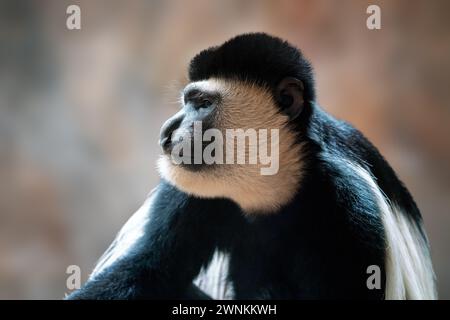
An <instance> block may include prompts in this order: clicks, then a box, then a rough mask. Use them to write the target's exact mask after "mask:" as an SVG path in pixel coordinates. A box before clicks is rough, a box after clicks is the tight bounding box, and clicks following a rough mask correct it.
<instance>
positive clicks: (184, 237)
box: [69, 34, 420, 299]
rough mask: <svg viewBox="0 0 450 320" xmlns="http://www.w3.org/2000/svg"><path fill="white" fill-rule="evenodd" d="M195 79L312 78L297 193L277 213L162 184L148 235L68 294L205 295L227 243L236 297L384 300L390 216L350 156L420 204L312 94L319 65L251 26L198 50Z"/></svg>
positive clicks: (387, 189) (390, 190) (395, 197)
mask: <svg viewBox="0 0 450 320" xmlns="http://www.w3.org/2000/svg"><path fill="white" fill-rule="evenodd" d="M189 76H190V78H191V80H192V81H196V80H201V79H208V78H210V77H222V78H239V79H244V80H251V81H253V82H256V83H258V84H260V85H263V86H268V87H270V88H273V87H275V86H276V84H277V83H278V82H279V81H280V80H281V79H282V78H283V77H287V76H292V77H296V78H298V79H300V80H302V81H303V83H304V84H305V94H306V99H307V100H308V101H310V102H311V103H310V104H309V105H308V108H307V109H306V110H305V111H304V113H303V114H302V115H301V119H300V120H298V122H297V123H296V124H295V125H294V126H293V130H298V133H299V135H298V136H299V140H301V141H302V142H303V143H305V148H304V150H305V155H304V160H303V161H304V165H305V170H304V174H303V178H302V182H301V187H300V189H299V190H298V192H297V194H296V196H295V199H294V200H293V201H292V202H291V203H289V204H287V205H285V206H284V207H283V208H282V209H281V210H280V211H279V212H277V213H275V214H270V215H257V214H254V215H251V216H247V215H244V214H243V213H242V212H241V210H240V209H239V207H238V206H237V205H236V204H234V203H233V202H231V201H230V200H226V199H210V200H205V199H198V198H195V197H192V196H189V195H187V194H185V193H183V192H181V191H180V190H178V189H177V188H176V187H174V186H171V185H170V184H168V183H167V182H165V181H161V183H160V185H159V186H158V187H157V191H156V192H155V194H154V195H152V196H153V197H155V204H154V206H153V207H152V210H151V212H149V213H148V214H149V216H150V220H149V222H148V223H147V225H146V226H145V228H146V233H145V237H144V238H143V239H142V240H141V241H140V242H139V244H138V245H137V246H135V247H134V248H133V250H132V251H131V252H129V253H128V255H127V256H126V257H125V258H123V259H121V260H119V261H117V262H116V263H115V264H113V265H112V266H111V267H110V268H108V269H107V270H105V271H104V272H102V273H101V274H99V275H98V276H97V277H94V278H93V279H90V280H89V281H88V282H87V283H86V284H85V285H84V287H83V288H82V289H81V290H79V291H77V292H75V293H73V294H72V295H71V296H70V297H69V298H71V299H136V298H175V299H178V298H180V299H182V298H207V296H206V295H204V294H203V293H202V292H201V291H199V290H198V288H196V287H195V286H193V285H192V280H193V279H194V278H195V276H196V275H197V274H198V272H199V270H200V268H201V267H202V266H204V265H207V264H208V261H209V260H210V259H211V257H212V255H213V253H214V250H216V249H220V250H222V251H225V252H228V253H229V254H230V256H231V260H230V274H229V280H230V281H232V282H233V286H234V291H235V297H236V298H237V299H241V298H244V299H317V298H322V299H323V298H331V299H332V298H339V299H349V298H356V299H382V298H383V297H384V288H385V285H384V282H385V277H384V256H385V247H386V243H385V236H384V229H383V224H382V221H381V217H380V215H379V211H378V207H377V203H376V199H375V197H374V195H373V193H372V192H371V190H370V188H369V186H368V185H367V183H366V182H365V181H364V180H363V179H362V178H361V177H359V176H358V175H357V174H356V173H355V172H354V170H352V168H351V167H350V166H349V163H348V162H349V161H351V162H353V163H356V164H358V165H360V166H361V167H363V168H365V169H366V170H367V171H368V172H370V173H371V174H372V175H373V176H374V177H375V178H376V182H377V183H378V185H379V186H380V188H381V189H382V190H383V192H384V193H385V194H386V195H387V197H388V198H389V199H390V200H391V201H392V202H395V203H396V204H397V205H399V206H401V207H402V208H404V209H406V211H407V212H410V213H411V218H413V219H414V220H415V221H416V222H417V223H420V213H419V211H418V209H417V207H416V205H415V203H414V201H413V200H412V197H411V196H410V194H409V193H408V191H407V190H406V189H405V188H404V186H403V185H402V183H401V182H400V181H399V179H398V178H397V177H396V175H395V173H394V172H393V170H392V169H391V168H390V166H389V165H388V164H387V163H386V161H385V160H384V159H383V157H382V156H381V155H380V154H379V152H378V151H377V149H376V148H375V147H374V146H372V144H370V142H368V141H367V139H365V138H364V137H363V135H362V134H361V133H360V132H359V131H357V130H356V129H354V128H353V127H351V126H350V125H348V124H346V123H344V122H342V121H339V120H336V119H334V118H333V117H331V116H330V115H328V114H327V113H325V112H324V111H323V110H322V109H321V108H320V107H318V106H317V105H316V104H315V103H314V83H313V77H312V71H311V67H310V64H309V63H308V62H307V61H306V60H305V59H304V58H303V57H302V55H301V53H300V52H299V51H298V50H297V49H295V48H294V47H292V46H290V45H289V44H288V43H286V42H284V41H282V40H280V39H278V38H273V37H270V36H267V35H264V34H247V35H243V36H238V37H236V38H234V39H232V40H230V41H228V42H226V43H225V44H224V45H222V46H220V47H215V48H211V49H208V50H206V51H203V52H201V53H200V54H199V55H197V56H196V57H195V58H194V59H193V60H192V62H191V64H190V69H189ZM274 188H276V186H274ZM369 265H378V266H380V268H381V270H382V272H383V277H384V278H383V285H382V288H381V289H380V290H376V289H375V290H369V289H368V288H367V286H366V280H367V278H368V274H367V273H366V270H367V267H368V266H369Z"/></svg>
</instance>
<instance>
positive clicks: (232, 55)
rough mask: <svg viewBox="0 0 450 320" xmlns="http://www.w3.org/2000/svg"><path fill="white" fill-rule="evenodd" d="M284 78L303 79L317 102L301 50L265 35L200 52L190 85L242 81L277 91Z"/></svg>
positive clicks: (245, 37)
mask: <svg viewBox="0 0 450 320" xmlns="http://www.w3.org/2000/svg"><path fill="white" fill-rule="evenodd" d="M285 77H294V78H297V79H299V80H301V81H302V82H303V83H304V85H305V88H306V93H307V95H308V99H309V100H314V81H313V74H312V68H311V65H310V63H309V62H308V61H307V60H306V59H305V58H304V57H303V55H302V53H301V52H300V50H299V49H297V48H296V47H294V46H292V45H291V44H289V43H288V42H287V41H283V40H282V39H280V38H277V37H273V36H269V35H267V34H265V33H249V34H243V35H239V36H236V37H234V38H232V39H230V40H228V41H226V42H225V43H223V44H222V45H220V46H216V47H211V48H208V49H206V50H203V51H201V52H200V53H199V54H197V55H196V56H195V57H194V58H193V59H192V60H191V62H190V65H189V79H190V81H191V82H196V81H201V80H207V79H210V78H223V79H239V80H242V81H248V82H252V83H255V84H258V85H261V86H265V87H269V88H275V87H276V85H277V84H278V83H279V82H280V81H281V80H282V79H283V78H285Z"/></svg>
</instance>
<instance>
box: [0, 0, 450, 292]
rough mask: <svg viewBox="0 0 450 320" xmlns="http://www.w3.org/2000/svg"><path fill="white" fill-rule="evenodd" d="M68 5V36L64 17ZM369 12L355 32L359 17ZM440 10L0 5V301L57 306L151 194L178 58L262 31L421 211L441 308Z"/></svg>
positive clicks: (447, 232)
mask: <svg viewBox="0 0 450 320" xmlns="http://www.w3.org/2000/svg"><path fill="white" fill-rule="evenodd" d="M71 4H77V5H79V6H80V7H81V27H82V28H81V30H72V31H71V30H68V29H67V28H66V19H67V17H68V15H67V14H66V8H67V7H68V6H69V5H71ZM370 4H377V5H379V6H380V7H381V15H382V29H381V30H374V31H372V30H368V29H367V27H366V19H367V17H368V14H366V8H367V7H368V5H370ZM449 12H450V2H449V1H446V0H442V1H437V0H433V1H425V0H423V1H410V0H408V1H406V0H404V1H402V0H397V1H376V0H373V1H362V0H342V1H334V0H318V1H306V0H305V1H291V0H282V1H280V0H278V1H262V0H253V1H245V2H244V1H238V0H227V1H207V0H196V1H183V0H177V1H156V0H155V1H137V0H131V1H114V0H107V1H106V0H105V1H100V0H95V1H74V0H73V1H66V0H64V1H63V0H54V1H37V0H36V1H22V0H10V1H3V0H0V299H60V298H62V297H63V296H64V293H66V292H68V291H69V290H68V289H67V288H66V278H67V276H68V275H67V274H66V268H67V266H69V265H73V264H74V265H78V266H80V267H81V271H82V280H83V281H84V280H85V279H86V278H87V276H88V275H89V273H90V272H91V270H92V268H93V266H94V264H95V262H96V260H97V258H98V257H99V256H100V255H101V254H102V253H103V251H104V250H105V249H106V248H107V246H108V245H109V244H110V242H111V241H112V240H113V238H114V235H115V234H116V232H117V231H118V230H119V229H120V227H121V226H122V225H123V223H124V222H125V221H126V220H127V219H128V217H129V216H130V215H131V214H132V213H133V212H134V211H135V210H136V209H137V208H138V207H139V206H140V205H141V203H142V202H143V200H144V199H145V197H146V195H147V193H148V192H149V191H150V190H151V189H152V188H153V187H154V186H155V185H156V184H157V183H158V175H157V172H156V169H155V160H156V158H157V157H158V154H159V152H160V151H159V146H158V144H157V139H158V133H159V129H160V126H161V124H162V123H163V121H164V120H165V119H166V118H167V117H168V116H169V115H171V114H173V113H175V111H176V110H177V108H178V106H177V104H176V100H177V98H178V90H179V89H181V88H182V86H183V84H184V83H185V82H186V68H187V63H188V62H189V60H190V58H191V57H192V56H193V55H194V54H195V53H196V52H198V51H199V50H200V49H203V48H205V47H208V46H211V45H215V44H220V43H221V42H223V41H224V40H226V39H228V38H229V37H232V36H234V35H236V34H239V33H242V32H249V31H265V32H269V33H271V34H274V35H278V36H280V37H283V38H286V39H288V40H290V41H291V42H292V43H294V44H296V45H297V46H298V47H299V48H301V49H302V50H303V52H304V54H305V55H306V56H307V57H308V58H309V59H310V60H311V61H312V64H313V66H314V67H315V72H316V78H317V92H318V101H319V103H320V104H321V105H322V106H323V107H324V108H325V109H327V110H328V111H329V112H331V113H332V114H334V115H336V116H338V117H340V118H344V119H346V120H348V121H350V122H351V123H353V124H354V125H355V126H356V127H357V128H359V129H361V131H363V132H364V133H365V134H366V136H368V137H369V139H371V140H372V142H374V143H375V145H376V146H378V147H379V149H380V150H381V152H382V153H383V154H384V155H385V156H386V158H387V159H388V161H389V162H390V163H391V164H392V166H393V167H394V169H395V170H396V171H397V173H398V174H399V176H400V178H401V179H402V180H403V181H404V182H405V183H406V185H407V186H408V188H409V190H410V191H411V193H412V194H413V196H414V197H415V199H416V201H417V203H418V206H419V207H420V209H421V211H422V213H423V216H424V220H425V225H426V228H427V231H428V234H429V238H430V241H431V245H432V253H433V260H434V266H435V270H436V273H437V277H438V286H439V292H440V298H446V299H449V298H450V250H449V242H450V214H449V213H450V212H449V211H450V143H449V137H450V88H449V84H450V19H449V16H448V15H449Z"/></svg>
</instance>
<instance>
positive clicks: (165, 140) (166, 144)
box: [159, 114, 184, 153]
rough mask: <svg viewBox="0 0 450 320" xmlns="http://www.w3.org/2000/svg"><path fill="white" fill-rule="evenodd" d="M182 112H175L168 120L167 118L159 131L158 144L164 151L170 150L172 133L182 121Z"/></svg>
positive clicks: (168, 151)
mask: <svg viewBox="0 0 450 320" xmlns="http://www.w3.org/2000/svg"><path fill="white" fill-rule="evenodd" d="M183 118H184V115H183V114H176V115H174V116H173V117H172V118H170V119H169V120H167V121H166V122H165V123H164V124H163V126H162V127H161V133H160V137H159V145H160V146H161V148H162V149H163V151H164V153H170V152H171V150H172V146H173V144H172V134H173V133H174V131H175V130H177V129H178V128H179V127H180V124H181V122H182V121H183Z"/></svg>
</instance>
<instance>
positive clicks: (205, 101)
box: [200, 99, 212, 108]
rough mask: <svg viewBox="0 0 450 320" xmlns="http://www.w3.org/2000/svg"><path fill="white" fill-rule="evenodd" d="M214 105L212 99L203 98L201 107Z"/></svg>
mask: <svg viewBox="0 0 450 320" xmlns="http://www.w3.org/2000/svg"><path fill="white" fill-rule="evenodd" d="M211 106H212V101H211V100H208V99H203V101H202V103H201V105H200V108H209V107H211Z"/></svg>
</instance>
